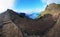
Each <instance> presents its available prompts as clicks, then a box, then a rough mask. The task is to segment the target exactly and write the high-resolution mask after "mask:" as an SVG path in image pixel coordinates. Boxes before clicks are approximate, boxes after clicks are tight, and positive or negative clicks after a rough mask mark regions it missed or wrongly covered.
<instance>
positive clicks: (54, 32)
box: [0, 3, 60, 37]
mask: <svg viewBox="0 0 60 37" xmlns="http://www.w3.org/2000/svg"><path fill="white" fill-rule="evenodd" d="M0 37H60V5H59V4H55V3H53V4H50V5H48V6H47V7H46V9H45V11H43V12H42V13H41V14H40V16H38V18H37V19H36V20H33V19H29V18H27V17H25V14H24V13H21V14H20V15H19V14H17V13H16V12H14V11H13V10H10V9H8V10H7V11H5V12H4V13H2V14H0Z"/></svg>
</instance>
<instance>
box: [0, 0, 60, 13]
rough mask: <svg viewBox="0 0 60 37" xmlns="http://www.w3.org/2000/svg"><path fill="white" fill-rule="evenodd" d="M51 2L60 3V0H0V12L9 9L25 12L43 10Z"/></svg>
mask: <svg viewBox="0 0 60 37" xmlns="http://www.w3.org/2000/svg"><path fill="white" fill-rule="evenodd" d="M50 3H59V4H60V0H0V13H2V12H4V11H6V10H7V9H12V10H15V11H16V12H25V13H28V12H29V13H32V12H41V11H43V10H44V9H45V8H46V5H48V4H50Z"/></svg>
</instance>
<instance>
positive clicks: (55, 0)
mask: <svg viewBox="0 0 60 37" xmlns="http://www.w3.org/2000/svg"><path fill="white" fill-rule="evenodd" d="M42 2H43V3H47V4H50V3H56V4H60V0H42Z"/></svg>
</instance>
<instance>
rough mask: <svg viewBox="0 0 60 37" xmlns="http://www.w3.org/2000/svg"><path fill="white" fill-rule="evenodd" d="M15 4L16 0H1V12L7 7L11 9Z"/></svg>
mask: <svg viewBox="0 0 60 37" xmlns="http://www.w3.org/2000/svg"><path fill="white" fill-rule="evenodd" d="M13 5H14V0H0V13H2V12H4V11H5V10H6V9H8V8H9V9H11V8H12V7H13Z"/></svg>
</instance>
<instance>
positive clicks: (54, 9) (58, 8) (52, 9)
mask: <svg viewBox="0 0 60 37" xmlns="http://www.w3.org/2000/svg"><path fill="white" fill-rule="evenodd" d="M45 14H51V15H52V16H53V18H54V19H55V20H56V19H57V18H58V17H59V14H60V4H55V3H52V4H49V5H47V7H46V9H45V10H44V11H42V12H41V13H40V15H39V16H38V17H37V18H40V17H41V16H44V15H45Z"/></svg>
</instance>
